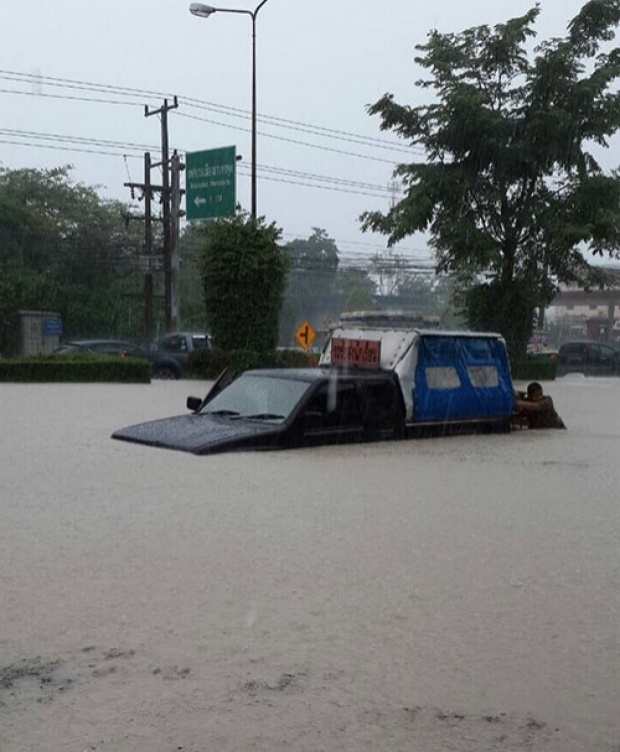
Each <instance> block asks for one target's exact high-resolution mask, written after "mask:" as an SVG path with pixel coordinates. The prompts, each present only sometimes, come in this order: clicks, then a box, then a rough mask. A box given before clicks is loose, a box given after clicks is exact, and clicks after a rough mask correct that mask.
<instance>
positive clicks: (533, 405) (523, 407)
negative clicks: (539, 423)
mask: <svg viewBox="0 0 620 752" xmlns="http://www.w3.org/2000/svg"><path fill="white" fill-rule="evenodd" d="M516 406H517V410H518V411H519V412H526V413H543V412H545V407H544V405H543V404H542V400H541V401H540V402H530V400H522V399H518V400H517V401H516Z"/></svg>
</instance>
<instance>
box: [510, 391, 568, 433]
mask: <svg viewBox="0 0 620 752" xmlns="http://www.w3.org/2000/svg"><path fill="white" fill-rule="evenodd" d="M515 410H516V412H517V414H518V416H519V417H521V418H522V419H523V420H525V423H526V424H527V427H528V428H566V426H565V425H564V421H563V420H562V418H560V416H559V415H558V414H557V412H556V409H555V407H554V405H553V400H552V399H551V397H549V396H548V395H546V394H544V393H543V388H542V386H541V385H540V384H539V383H538V382H537V381H533V382H532V383H531V384H530V385H529V386H528V387H527V392H526V393H524V392H516V393H515Z"/></svg>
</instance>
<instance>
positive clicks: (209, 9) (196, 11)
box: [189, 0, 268, 219]
mask: <svg viewBox="0 0 620 752" xmlns="http://www.w3.org/2000/svg"><path fill="white" fill-rule="evenodd" d="M267 1H268V0H261V2H260V3H259V4H258V5H257V6H256V8H255V9H254V10H242V9H237V8H214V7H213V6H212V5H203V4H202V3H192V4H191V5H190V6H189V12H190V13H192V14H193V15H194V16H199V17H200V18H208V17H209V16H210V15H212V14H213V13H237V14H241V15H244V16H250V18H251V19H252V167H251V178H250V181H251V214H252V219H256V217H257V215H258V208H257V200H256V194H257V190H256V151H257V148H256V141H257V138H256V130H257V124H256V17H257V16H258V12H259V10H260V9H261V8H262V7H263V5H265V3H266V2H267Z"/></svg>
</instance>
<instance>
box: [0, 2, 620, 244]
mask: <svg viewBox="0 0 620 752" xmlns="http://www.w3.org/2000/svg"><path fill="white" fill-rule="evenodd" d="M216 4H217V5H219V6H221V7H234V8H246V9H253V8H254V7H255V6H256V4H257V2H247V0H233V2H231V3H229V2H228V0H221V2H218V3H216ZM533 5H534V2H533V0H476V2H455V0H432V1H431V2H415V1H414V0H269V2H268V3H267V4H266V5H265V6H264V7H263V8H262V10H261V11H260V14H259V17H258V22H257V32H258V33H257V49H258V55H257V57H258V64H257V72H258V113H259V117H260V116H261V115H263V116H270V117H271V118H279V119H282V120H286V121H289V122H282V120H278V121H271V123H270V124H267V123H265V122H259V127H258V133H259V140H258V163H259V168H260V167H261V166H264V168H272V169H270V171H266V170H265V169H260V171H259V183H258V209H259V213H260V214H265V215H266V217H267V219H268V220H270V221H275V222H276V223H277V224H278V225H279V226H280V227H281V228H282V229H283V231H284V239H285V240H290V239H292V238H293V237H295V236H301V237H307V236H308V235H309V234H310V232H311V228H312V227H322V228H324V229H325V230H327V232H328V233H329V234H330V235H331V236H332V237H333V238H335V239H336V240H337V242H338V246H339V248H340V250H341V252H342V253H343V254H344V255H346V256H347V257H353V256H354V255H355V254H362V255H365V256H367V255H368V254H370V253H372V252H373V251H374V250H376V249H378V248H382V247H384V246H385V241H384V239H383V238H381V237H380V236H372V235H368V234H366V235H364V234H362V233H361V230H360V226H359V222H358V217H359V215H360V213H361V212H362V211H364V210H367V209H385V208H387V207H388V205H389V194H388V192H387V185H388V183H389V182H390V179H391V172H392V169H393V167H394V165H395V164H396V163H397V162H398V161H408V160H409V159H410V156H409V153H408V152H407V149H406V148H405V150H404V151H403V150H402V149H403V144H402V143H400V144H399V143H398V142H397V139H396V138H395V137H394V136H392V135H391V134H388V133H381V132H380V131H379V129H378V120H377V119H376V118H370V117H369V116H368V115H367V114H366V112H365V107H366V105H367V104H369V103H372V102H374V101H376V100H377V99H378V98H379V97H380V96H381V95H382V94H383V93H385V92H386V91H390V92H393V93H394V94H395V96H396V98H397V100H398V101H401V102H403V103H409V104H412V105H413V104H417V103H420V102H421V101H422V100H421V99H420V97H421V94H420V92H419V91H418V90H416V88H415V86H414V81H415V80H416V78H418V75H419V71H418V70H416V68H415V66H414V63H413V56H414V46H415V45H416V44H419V43H423V42H424V40H425V38H426V34H427V33H428V31H429V30H430V29H432V28H437V29H439V30H440V31H460V30H462V29H464V28H467V27H469V26H473V25H478V24H482V23H488V24H495V23H498V22H503V21H505V20H506V19H508V18H511V17H513V16H517V15H521V14H522V13H524V12H525V11H527V10H528V9H529V8H530V7H532V6H533ZM582 5H583V2H582V0H543V2H542V14H541V17H540V19H539V22H538V25H537V31H538V34H539V38H545V37H548V36H560V35H563V34H564V32H565V30H566V25H567V22H568V21H569V20H570V18H572V17H573V16H574V15H575V14H576V13H577V12H578V10H579V8H580V7H581V6H582ZM188 7H189V0H149V1H148V2H147V0H106V1H105V2H82V1H80V2H78V0H29V2H24V0H1V2H0V70H2V73H1V74H0V75H1V78H0V97H1V98H2V107H1V109H0V112H1V115H0V163H1V164H2V165H3V166H4V167H8V168H18V167H52V166H56V165H60V164H67V163H70V164H72V165H74V166H75V177H76V178H77V179H79V180H81V181H83V182H86V183H88V184H98V185H101V186H102V193H104V195H107V196H110V197H114V198H120V199H123V200H129V193H128V191H127V189H126V188H124V187H123V182H125V181H127V180H128V175H129V176H130V177H131V179H132V180H134V181H139V180H141V179H142V152H143V151H144V149H145V148H146V147H152V150H153V151H156V150H157V147H158V144H159V123H158V121H157V119H156V118H148V119H146V118H145V117H144V113H143V107H144V105H145V104H148V105H150V106H152V107H157V106H159V105H160V104H161V99H162V96H163V95H168V96H171V95H173V94H177V95H178V96H179V101H180V107H179V109H178V111H177V112H176V113H174V115H171V117H170V137H171V145H172V146H173V147H176V148H178V149H179V150H180V151H183V152H185V151H197V150H202V149H210V148H215V147H219V146H229V145H233V144H235V145H236V146H237V150H238V152H239V153H241V154H242V155H243V158H244V159H243V162H242V163H241V165H240V168H239V172H240V174H239V179H238V200H239V201H240V202H241V203H242V204H243V205H244V206H245V207H246V208H249V204H250V195H249V194H250V180H249V166H250V156H251V154H250V117H249V116H250V107H251V97H250V94H251V88H250V87H251V70H252V68H251V22H250V19H249V17H246V16H242V15H240V16H237V15H233V14H219V15H213V16H211V17H210V18H209V19H206V20H205V19H199V18H196V17H194V16H192V15H190V13H189V12H188ZM9 72H15V73H22V74H27V75H28V76H32V75H33V74H34V75H35V77H36V80H32V79H22V80H17V79H20V78H21V77H19V76H16V77H13V76H12V75H11V74H9ZM48 77H54V78H57V79H72V80H75V81H81V82H86V83H88V84H90V83H96V84H106V85H109V86H112V87H130V88H133V89H136V90H138V91H137V92H136V93H135V94H132V95H130V96H121V95H120V94H119V93H118V92H115V91H114V90H110V91H108V92H104V93H101V92H99V93H96V92H94V91H92V90H90V89H89V88H86V89H79V88H68V87H67V86H66V85H63V86H55V85H52V83H53V82H52V81H51V80H50V79H49V78H48ZM57 83H62V82H61V81H58V82H57ZM17 92H25V93H17ZM70 97H74V99H71V98H70ZM80 98H82V99H83V98H92V99H103V100H108V101H106V102H101V103H96V102H85V101H81V99H80ZM186 98H192V99H194V100H201V101H202V102H203V104H202V105H201V108H198V107H196V106H195V104H196V103H195V102H194V103H192V104H193V105H194V106H190V103H188V102H186V101H185V99H186ZM109 100H113V101H115V102H122V104H113V103H111V102H110V101H109ZM222 107H226V108H236V109H234V110H228V111H225V112H224V111H222V109H221V108H222ZM196 118H198V119H196ZM276 123H278V124H276ZM309 126H319V127H320V128H324V129H330V130H329V131H318V132H317V131H314V132H313V133H309V132H307V129H308V128H309ZM311 130H312V129H311ZM11 131H13V133H11ZM335 131H338V133H336V132H335ZM15 132H21V133H20V134H18V133H15ZM317 133H318V135H317ZM35 134H38V136H39V137H37V135H35ZM41 134H47V135H49V134H54V136H61V137H63V138H80V139H86V141H84V142H82V143H80V144H79V145H78V144H75V143H74V144H73V145H72V144H70V143H68V142H67V141H61V140H59V139H53V140H46V141H42V140H41V139H40V136H41ZM355 136H358V137H359V136H362V137H365V138H366V139H368V138H370V139H380V141H371V142H368V141H367V142H366V143H356V142H355V141H356V139H355ZM93 140H99V141H108V142H114V143H109V144H101V145H96V144H93V143H92V141H93ZM8 142H13V143H8ZM15 142H19V145H18V144H17V143H15ZM34 144H46V145H47V146H48V147H49V146H54V147H57V148H56V149H51V148H41V146H35V145H34ZM131 144H133V145H136V146H137V148H130V146H129V145H131ZM390 144H392V145H394V146H396V147H397V149H400V150H396V151H395V150H393V149H390V148H383V147H385V146H390ZM310 145H313V146H310ZM77 148H79V149H83V150H92V151H105V152H109V153H108V154H105V155H104V154H90V153H86V152H85V151H77V150H73V151H72V149H77ZM123 155H127V158H126V159H125V158H124V156H123ZM614 157H616V159H615V160H614ZM610 160H611V163H614V162H617V161H618V160H617V155H610ZM309 175H314V176H320V177H321V178H323V180H322V181H321V180H318V181H317V180H314V179H312V178H310V177H309ZM325 178H329V180H325ZM334 180H339V181H348V182H341V183H336V182H334ZM309 184H312V186H313V187H311V186H310V185H309ZM317 186H322V187H317ZM401 248H402V250H403V251H404V252H405V253H407V255H408V256H411V257H414V258H415V257H421V258H422V257H425V256H428V252H427V250H426V242H425V239H424V237H414V238H410V239H408V240H407V241H405V242H404V243H402V244H401Z"/></svg>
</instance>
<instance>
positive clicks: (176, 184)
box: [170, 151, 185, 331]
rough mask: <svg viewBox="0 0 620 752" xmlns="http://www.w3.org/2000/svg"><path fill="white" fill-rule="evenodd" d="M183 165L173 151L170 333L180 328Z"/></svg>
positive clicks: (183, 214)
mask: <svg viewBox="0 0 620 752" xmlns="http://www.w3.org/2000/svg"><path fill="white" fill-rule="evenodd" d="M184 169H185V165H184V164H183V163H182V162H181V158H180V157H179V155H178V154H177V152H176V151H175V152H174V154H173V155H172V159H171V160H170V229H171V234H170V271H171V274H170V301H171V325H172V331H176V330H178V329H179V328H180V326H181V312H180V306H179V295H178V284H179V273H180V270H181V260H180V258H179V240H180V235H181V224H180V222H181V217H183V216H185V212H183V211H181V196H182V194H183V191H182V190H181V171H182V170H184Z"/></svg>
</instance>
